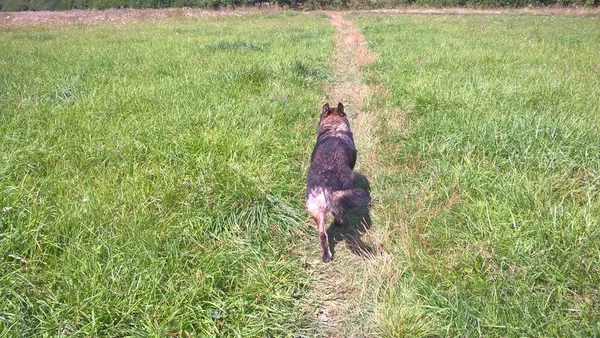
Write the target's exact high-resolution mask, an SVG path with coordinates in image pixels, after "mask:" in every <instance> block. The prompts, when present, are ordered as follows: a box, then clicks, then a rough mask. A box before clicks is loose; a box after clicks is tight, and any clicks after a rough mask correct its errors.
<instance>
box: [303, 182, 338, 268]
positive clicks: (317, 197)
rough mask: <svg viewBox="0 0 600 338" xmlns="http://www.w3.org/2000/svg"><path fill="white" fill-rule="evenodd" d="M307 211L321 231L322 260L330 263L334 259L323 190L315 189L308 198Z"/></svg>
mask: <svg viewBox="0 0 600 338" xmlns="http://www.w3.org/2000/svg"><path fill="white" fill-rule="evenodd" d="M306 209H307V210H308V213H309V214H310V216H311V217H312V218H313V219H314V220H315V223H317V231H319V240H320V241H321V249H322V251H323V255H322V256H321V258H322V259H323V262H329V261H331V259H332V258H333V255H332V254H331V251H330V250H329V239H328V238H327V233H326V232H325V212H326V210H327V200H326V197H325V192H324V191H323V190H322V189H319V188H317V189H313V190H311V191H310V193H309V194H308V196H307V199H306Z"/></svg>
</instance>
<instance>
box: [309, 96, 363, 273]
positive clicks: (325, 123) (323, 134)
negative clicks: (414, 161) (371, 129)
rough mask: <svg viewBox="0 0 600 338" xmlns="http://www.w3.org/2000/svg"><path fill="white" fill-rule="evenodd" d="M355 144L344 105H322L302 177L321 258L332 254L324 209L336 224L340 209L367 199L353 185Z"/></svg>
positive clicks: (340, 219) (346, 208)
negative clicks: (315, 140)
mask: <svg viewBox="0 0 600 338" xmlns="http://www.w3.org/2000/svg"><path fill="white" fill-rule="evenodd" d="M355 163H356V147H355V146H354V139H353V138H352V131H350V123H349V122H348V119H347V118H346V114H345V113H344V105H342V104H341V103H338V106H337V108H333V109H331V108H330V107H329V104H328V103H326V104H325V105H324V106H323V112H322V113H321V118H320V120H319V136H317V144H316V145H315V148H314V150H313V153H312V157H311V159H310V168H309V169H308V175H307V178H306V208H307V209H308V213H309V214H310V215H311V216H312V218H313V219H314V220H315V222H316V223H317V227H318V230H319V238H320V240H321V248H322V249H323V256H322V259H323V262H329V261H330V260H331V258H332V255H331V251H330V250H329V241H328V239H327V233H326V232H325V213H326V212H327V211H330V212H331V213H332V214H333V217H334V221H335V224H336V225H341V224H342V213H343V212H345V211H348V210H350V209H353V208H356V207H358V206H361V205H366V204H368V203H369V202H371V197H369V194H367V192H365V191H364V190H362V189H358V188H354V172H353V171H352V169H354V164H355Z"/></svg>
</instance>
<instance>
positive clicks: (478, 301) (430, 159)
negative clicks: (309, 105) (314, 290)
mask: <svg viewBox="0 0 600 338" xmlns="http://www.w3.org/2000/svg"><path fill="white" fill-rule="evenodd" d="M351 18H352V19H353V20H356V21H357V23H358V25H359V26H360V28H361V30H362V32H363V34H365V35H366V39H367V40H368V41H369V46H370V48H371V49H372V50H373V51H374V52H375V53H376V54H377V55H378V58H377V61H376V63H375V64H374V65H373V66H371V67H370V68H369V69H368V72H367V77H366V79H367V81H368V82H369V83H370V84H371V85H372V86H373V87H374V88H376V90H375V95H374V96H373V97H372V98H371V102H370V103H369V107H368V108H369V111H371V112H372V113H373V114H378V117H379V122H378V123H379V124H378V128H379V129H378V130H379V136H380V143H381V144H380V145H379V146H380V148H381V149H385V151H382V152H381V153H380V159H379V160H380V163H379V168H380V172H379V174H378V175H377V177H371V180H372V182H375V183H376V184H374V185H373V190H375V191H377V193H378V194H379V201H377V203H378V204H376V206H375V208H376V210H375V214H376V216H377V218H376V219H375V220H374V225H373V229H374V230H373V231H379V233H380V234H379V236H380V238H382V239H383V240H382V245H383V247H384V248H385V250H386V251H387V252H388V254H390V255H391V256H392V257H393V259H394V261H393V264H394V265H395V266H394V269H390V271H395V272H394V273H393V274H388V275H387V276H384V277H377V278H376V279H375V280H376V283H375V282H374V283H375V284H378V283H382V284H383V286H382V287H381V288H380V290H382V291H381V292H380V293H379V295H378V299H377V304H378V307H379V309H378V313H377V316H378V322H379V324H380V329H381V330H382V334H383V335H384V336H396V337H405V336H407V337H430V336H442V337H458V336H461V337H479V336H485V337H557V336H564V337H576V336H578V337H592V336H596V335H598V330H599V329H600V328H599V326H600V324H599V321H600V298H599V294H598V293H599V290H600V270H599V266H600V229H599V223H600V196H599V188H600V187H599V185H600V174H599V171H600V138H599V135H600V127H599V126H600V108H599V107H600V53H599V50H598V46H600V34H598V32H600V21H599V20H598V17H594V16H592V17H569V16H516V15H511V16H487V15H482V16H474V15H402V16H398V15H384V14H378V15H371V14H360V15H358V14H357V15H352V16H351ZM392 277H393V278H392Z"/></svg>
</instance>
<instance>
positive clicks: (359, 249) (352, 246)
mask: <svg viewBox="0 0 600 338" xmlns="http://www.w3.org/2000/svg"><path fill="white" fill-rule="evenodd" d="M354 186H355V187H357V188H361V189H363V190H364V191H366V192H367V193H369V195H370V194H371V187H370V184H369V180H368V179H367V178H366V177H365V176H363V175H362V174H360V173H354ZM343 221H344V224H343V225H341V226H340V225H336V224H335V222H331V224H330V225H329V228H328V229H327V236H328V237H329V249H330V250H331V254H332V255H333V256H334V257H335V246H336V245H337V244H338V243H340V242H342V241H345V242H346V245H347V246H348V249H349V250H350V251H351V252H352V253H353V254H355V255H357V256H360V257H364V258H371V257H373V254H374V251H373V248H371V247H370V246H369V245H367V244H366V243H365V242H363V240H362V239H361V237H362V236H363V234H364V233H365V232H366V231H367V230H369V229H370V228H371V224H372V221H371V215H370V212H369V206H362V207H359V208H356V209H354V210H351V211H349V212H347V213H346V214H344V217H343Z"/></svg>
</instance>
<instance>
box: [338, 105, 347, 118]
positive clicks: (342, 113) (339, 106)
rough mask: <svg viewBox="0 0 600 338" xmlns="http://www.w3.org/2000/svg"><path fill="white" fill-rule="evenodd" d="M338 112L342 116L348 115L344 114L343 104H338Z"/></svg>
mask: <svg viewBox="0 0 600 338" xmlns="http://www.w3.org/2000/svg"><path fill="white" fill-rule="evenodd" d="M337 111H338V114H340V116H346V113H344V105H343V104H342V103H341V102H338V106H337Z"/></svg>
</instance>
